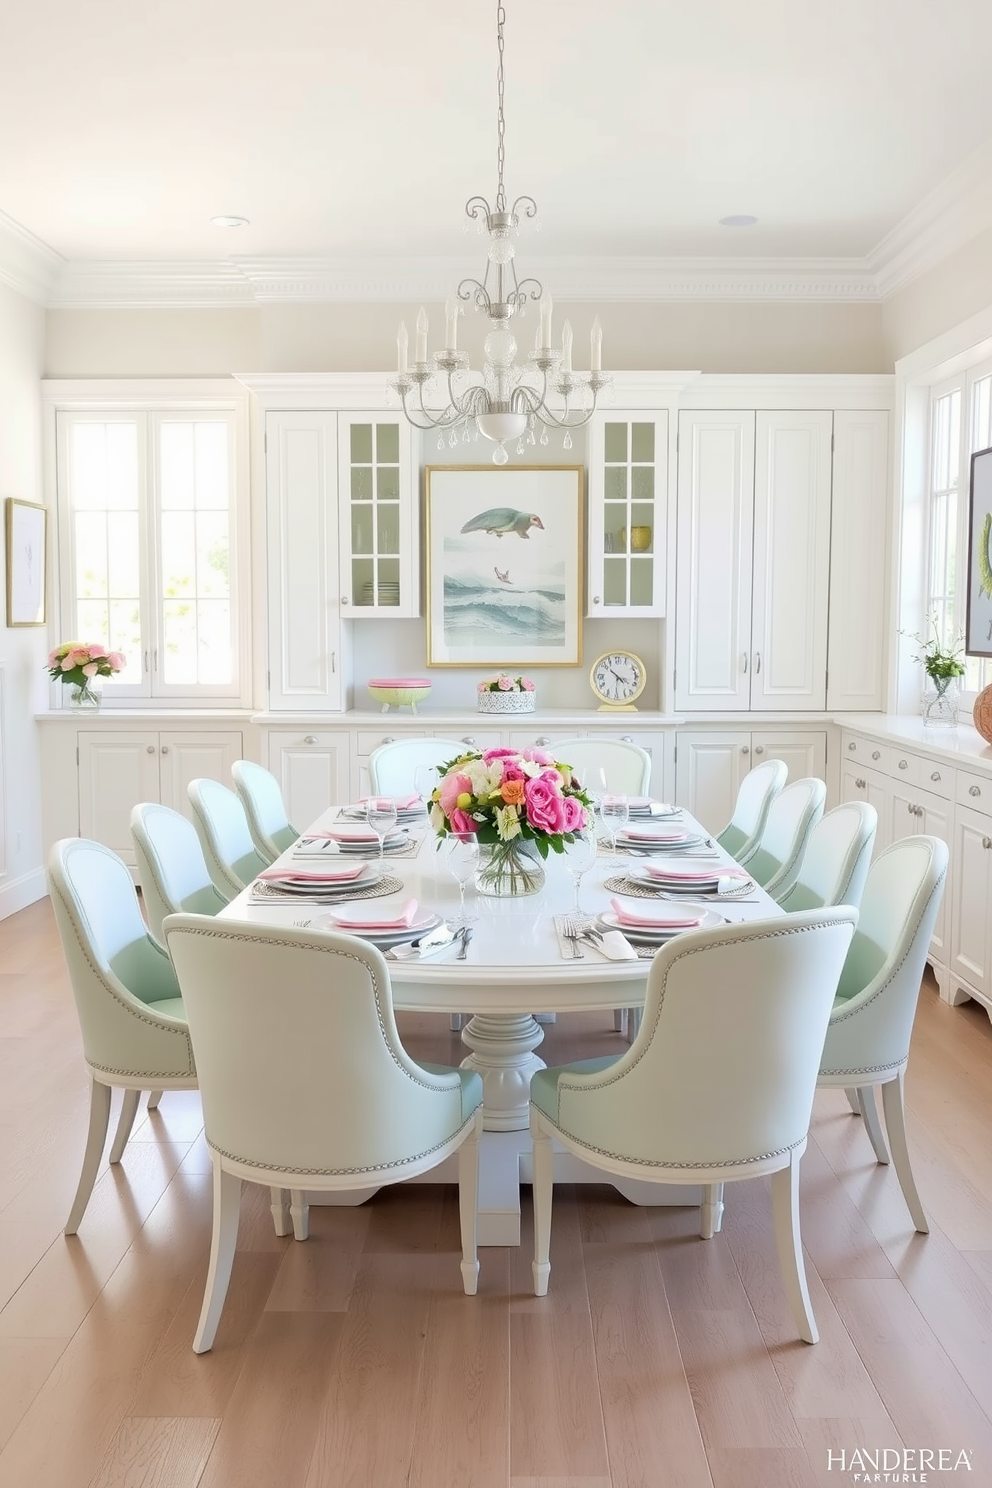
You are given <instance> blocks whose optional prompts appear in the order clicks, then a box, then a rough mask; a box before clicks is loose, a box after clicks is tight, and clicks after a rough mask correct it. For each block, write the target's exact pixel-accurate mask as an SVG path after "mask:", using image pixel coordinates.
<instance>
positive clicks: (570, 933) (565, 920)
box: [560, 915, 585, 961]
mask: <svg viewBox="0 0 992 1488" xmlns="http://www.w3.org/2000/svg"><path fill="white" fill-rule="evenodd" d="M560 928H561V933H562V935H563V936H564V937H565V939H566V940H567V941H570V942H571V947H570V949H571V952H572V960H573V961H582V960H584V959H585V958H584V956H583V955H582V947H581V946H580V945H579V938H580V937H579V932H578V929H577V927H576V924H575V921H574V920H573V919H571V917H570V916H568V915H563V916H562V920H561V927H560Z"/></svg>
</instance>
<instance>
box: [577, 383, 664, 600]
mask: <svg viewBox="0 0 992 1488" xmlns="http://www.w3.org/2000/svg"><path fill="white" fill-rule="evenodd" d="M667 498H668V414H667V413H619V412H614V411H613V410H612V409H611V410H610V412H609V414H597V416H596V417H595V418H594V419H593V421H592V424H591V426H590V433H589V549H588V552H589V600H588V605H587V608H586V614H587V615H589V616H590V617H591V618H593V619H599V618H600V617H602V616H605V615H664V613H665V569H666V532H667V526H668V518H667V511H668V500H667Z"/></svg>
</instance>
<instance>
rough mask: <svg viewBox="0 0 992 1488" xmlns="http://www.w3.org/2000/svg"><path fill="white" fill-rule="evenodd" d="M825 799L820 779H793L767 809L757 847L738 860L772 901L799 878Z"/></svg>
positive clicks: (824, 788) (823, 786)
mask: <svg viewBox="0 0 992 1488" xmlns="http://www.w3.org/2000/svg"><path fill="white" fill-rule="evenodd" d="M826 798H827V787H826V786H825V785H824V783H823V781H822V780H815V779H813V778H812V777H810V778H808V779H806V780H794V781H793V782H792V784H791V785H787V786H786V787H785V790H784V791H782V793H781V795H778V796H776V797H775V799H774V800H773V801H772V803H771V805H770V806H769V808H768V815H767V817H766V818H765V825H764V826H763V827H762V829H761V836H760V837H759V839H758V845H757V847H755V848H752V850H751V851H750V852H749V853H746V854H742V856H741V857H740V858H739V859H738V862H740V863H741V864H743V866H744V867H745V868H746V869H747V871H748V873H750V875H751V877H752V878H753V879H754V880H755V882H756V883H759V884H760V885H761V887H762V888H763V889H764V891H765V893H766V894H770V895H771V897H772V898H773V899H781V898H783V897H784V895H785V894H787V893H788V891H789V889H791V888H792V885H793V884H794V883H795V881H796V879H797V878H798V877H799V870H800V868H801V867H802V865H803V858H804V857H805V855H806V848H807V845H808V843H809V839H810V833H811V832H812V830H813V828H814V827H815V826H816V824H817V822H818V821H819V820H820V817H821V816H822V815H823V803H824V801H825V800H826Z"/></svg>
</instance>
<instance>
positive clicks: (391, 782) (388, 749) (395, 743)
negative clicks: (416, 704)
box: [369, 738, 472, 796]
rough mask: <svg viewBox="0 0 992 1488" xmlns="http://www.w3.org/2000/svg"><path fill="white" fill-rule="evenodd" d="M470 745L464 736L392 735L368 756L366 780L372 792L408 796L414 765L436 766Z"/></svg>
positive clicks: (414, 779) (412, 787)
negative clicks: (394, 736)
mask: <svg viewBox="0 0 992 1488" xmlns="http://www.w3.org/2000/svg"><path fill="white" fill-rule="evenodd" d="M471 748H472V745H471V744H466V742H465V740H464V739H434V738H430V739H393V740H392V741H391V742H390V743H389V744H380V745H379V747H378V749H373V751H372V753H371V755H370V756H369V784H370V787H371V790H372V794H373V795H374V796H408V795H410V794H411V792H413V791H415V790H416V789H417V768H418V766H420V765H427V766H429V767H430V768H433V769H436V768H437V767H438V766H439V765H444V764H447V762H448V761H449V760H453V759H457V758H458V756H459V755H460V754H466V753H467V752H468V751H469V750H470V749H471Z"/></svg>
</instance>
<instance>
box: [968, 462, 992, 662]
mask: <svg viewBox="0 0 992 1488" xmlns="http://www.w3.org/2000/svg"><path fill="white" fill-rule="evenodd" d="M968 538H969V544H968V605H967V609H966V612H965V651H966V652H967V654H968V655H969V656H992V449H984V450H977V451H976V452H975V454H973V455H972V457H971V483H970V489H969V503H968Z"/></svg>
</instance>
